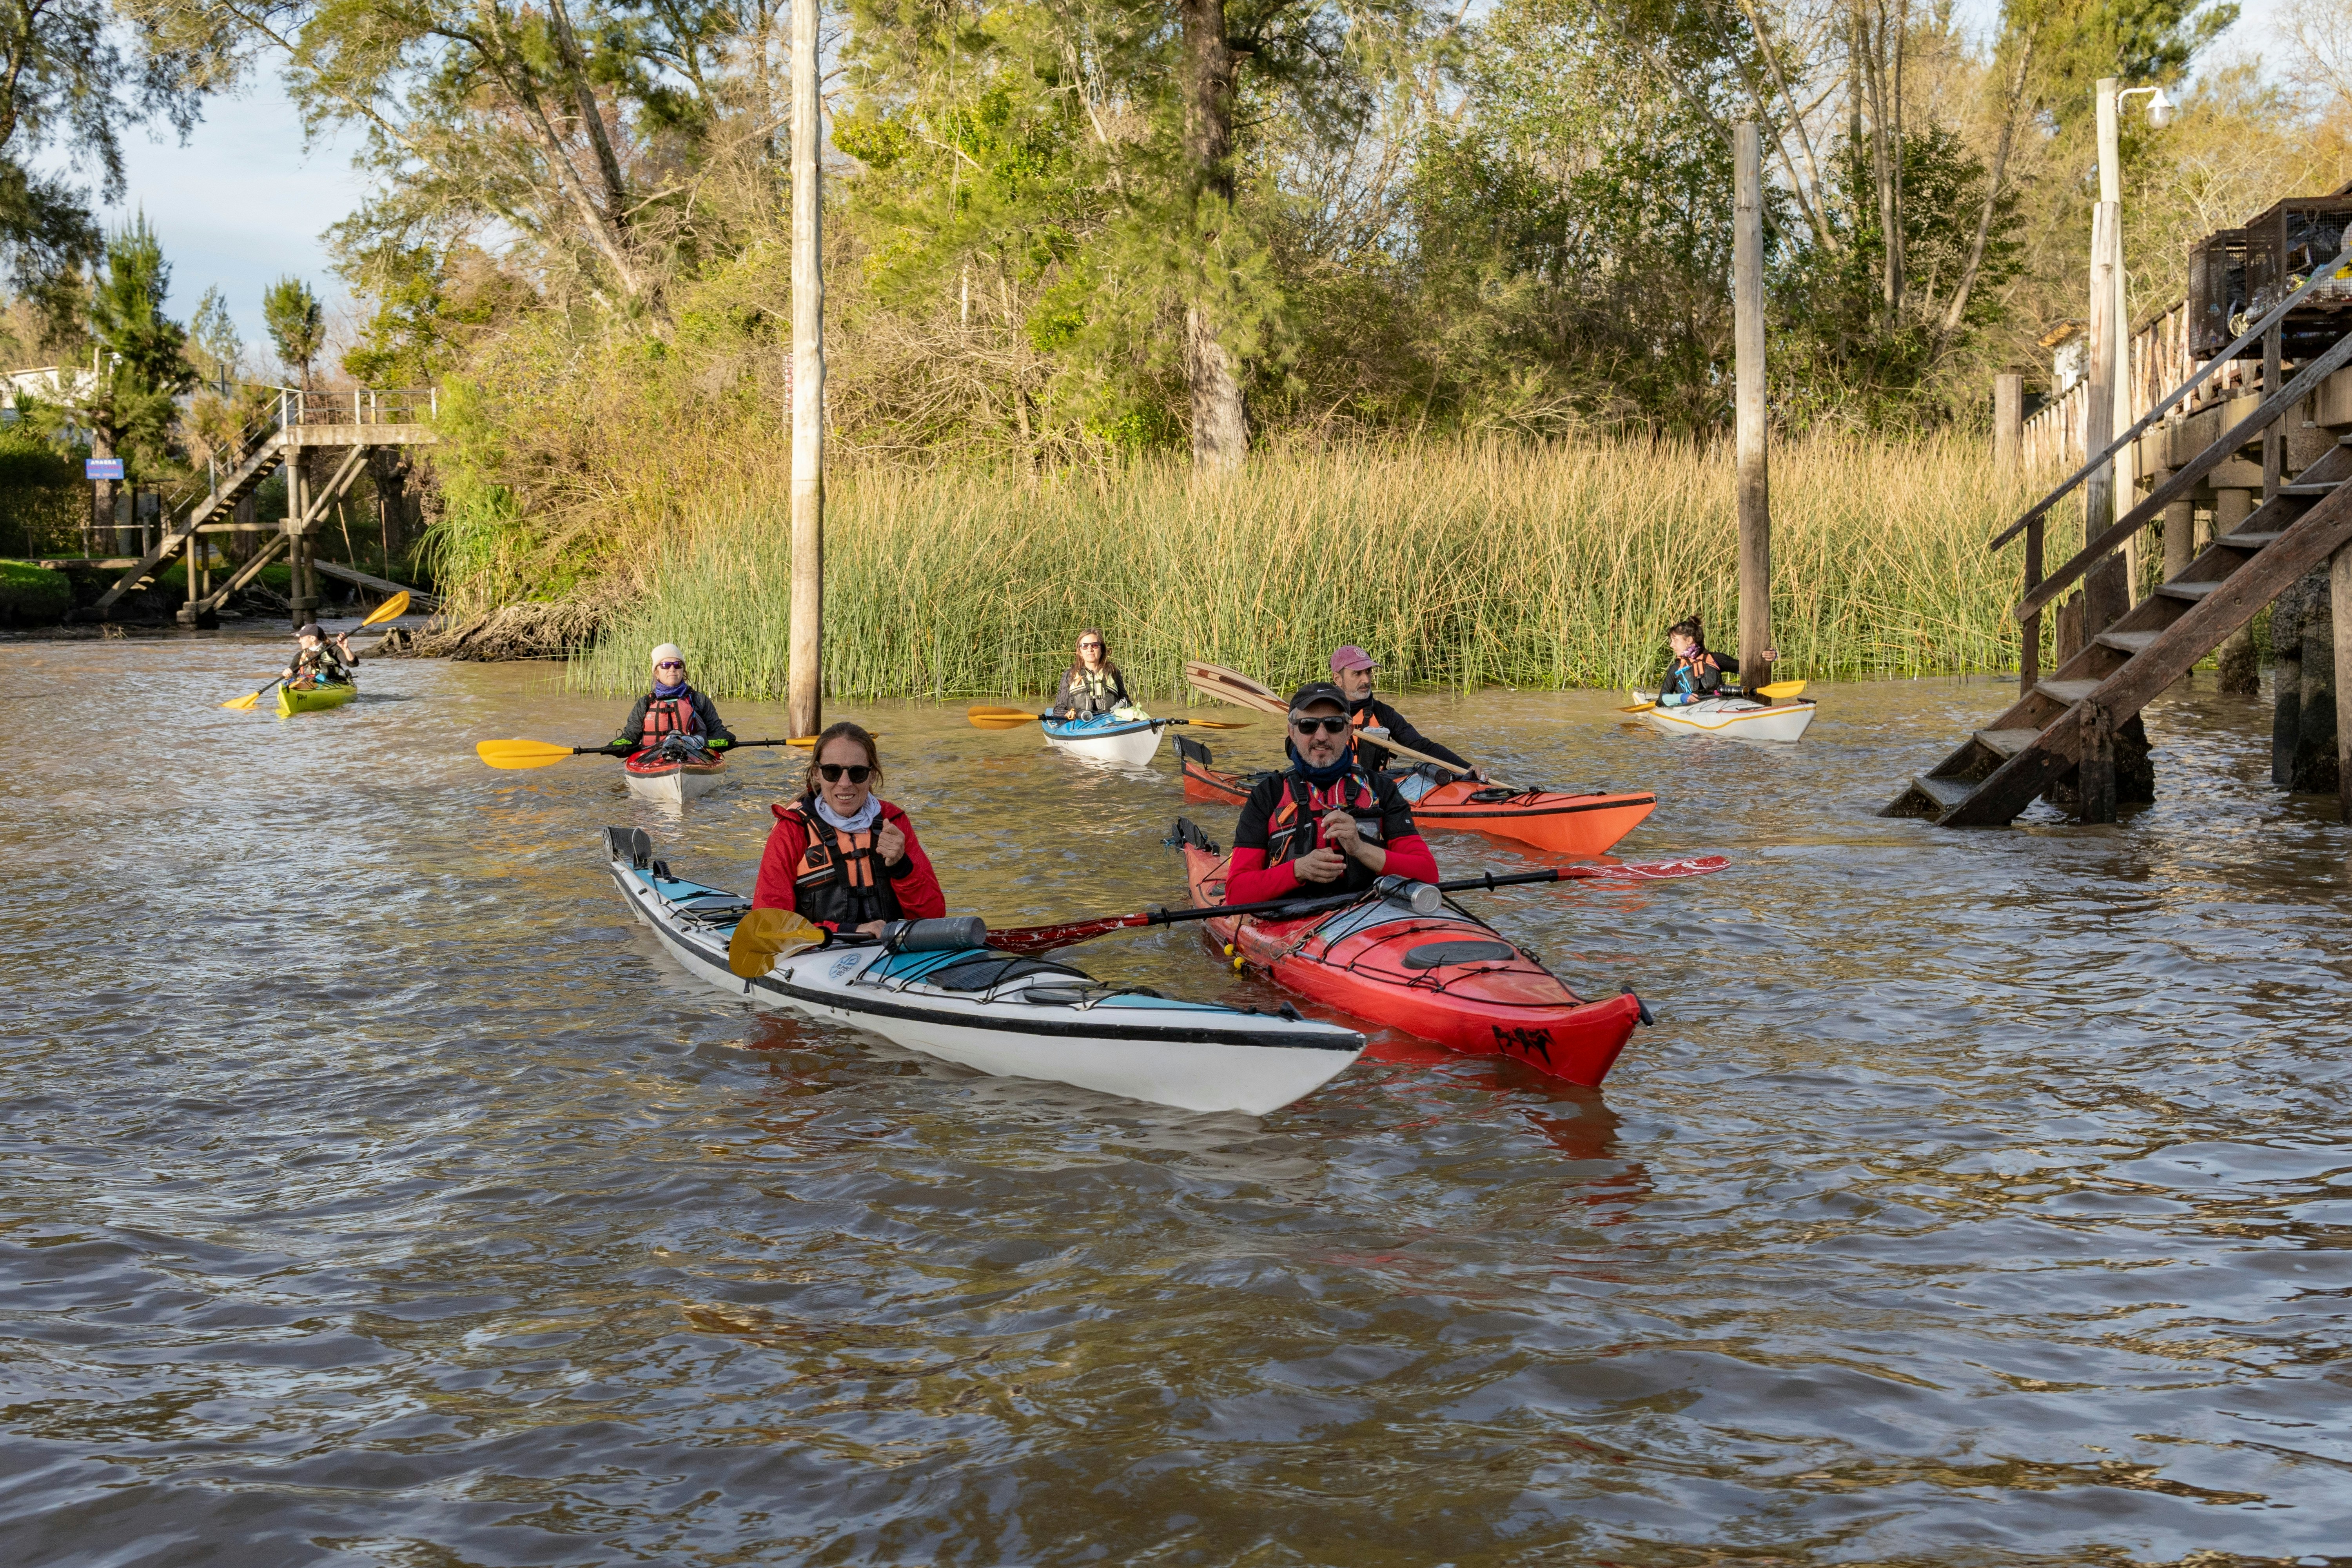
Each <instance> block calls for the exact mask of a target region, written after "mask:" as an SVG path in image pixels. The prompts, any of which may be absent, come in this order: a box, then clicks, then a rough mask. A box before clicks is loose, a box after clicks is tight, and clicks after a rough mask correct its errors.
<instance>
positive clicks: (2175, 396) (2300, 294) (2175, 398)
mask: <svg viewBox="0 0 2352 1568" xmlns="http://www.w3.org/2000/svg"><path fill="white" fill-rule="evenodd" d="M2347 266H2352V244H2347V246H2346V247H2344V249H2343V250H2342V251H2341V252H2339V253H2338V254H2337V256H2336V259H2335V260H2333V261H2331V262H2329V263H2328V264H2327V265H2326V266H2325V267H2317V268H2313V269H2312V273H2311V277H2310V278H2309V279H2306V280H2305V283H2304V285H2303V287H2302V288H2300V289H2296V290H2295V291H2294V293H2292V294H2290V295H2288V296H2287V297H2286V298H2285V299H2284V300H2280V301H2279V302H2278V303H2277V304H2275V305H2273V306H2272V307H2271V308H2270V310H2268V311H2267V312H2265V313H2264V314H2263V319H2262V320H2261V321H2256V322H2255V323H2254V324H2253V325H2252V326H2251V327H2248V328H2247V329H2246V331H2245V335H2244V336H2242V337H2241V338H2240V339H2239V340H2238V341H2237V342H2233V343H2231V345H2230V346H2229V347H2228V348H2226V349H2223V350H2222V351H2221V353H2218V354H2215V355H2214V356H2213V357H2212V358H2211V359H2209V360H2207V361H2206V362H2205V368H2204V369H2203V370H2200V371H2199V372H2198V373H2197V374H2195V375H2192V376H2190V377H2189V379H2188V380H2187V381H2184V382H2182V383H2181V384H2179V386H2177V387H2175V388H2174V389H2173V390H2172V392H2171V394H2170V395H2168V396H2167V397H2165V398H2163V399H2161V400H2160V401H2159V402H2158V403H2157V405H2155V406H2154V407H2152V408H2150V409H2149V410H2148V411H2147V416H2145V417H2144V418H2142V419H2141V420H2140V422H2139V423H2138V424H2137V425H2135V426H2132V427H2131V428H2130V429H2128V430H2126V431H2125V432H2124V433H2123V434H2122V435H2120V436H2118V437H2116V438H2115V439H2114V440H2113V441H2111V442H2109V443H2108V444H2107V449H2106V450H2105V451H2104V452H2101V453H2100V454H2099V455H2098V456H2097V457H2095V458H2092V459H2091V460H2090V461H2088V462H2086V463H2084V465H2083V466H2082V467H2081V468H2077V469H2075V470H2074V477H2073V478H2071V479H2067V480H2066V482H2065V483H2063V484H2062V485H2060V486H2059V487H2058V488H2057V489H2054V490H2052V491H2051V492H2050V493H2049V494H2048V495H2046V496H2043V497H2042V499H2041V500H2038V501H2035V502H2034V503H2033V504H2032V506H2031V507H2029V508H2027V509H2026V512H2025V515H2024V516H2023V517H2021V518H2019V519H2018V520H2017V521H2015V522H2012V523H2011V524H2010V525H2009V526H2008V527H2007V528H2004V529H2002V530H2001V531H2000V532H1999V533H1996V534H1994V535H1993V536H1992V541H1991V542H1990V543H1989V544H1987V545H1986V546H1985V548H1986V549H1988V550H1999V549H2000V547H2001V546H2002V545H2004V544H2007V543H2008V542H2010V541H2011V540H2012V539H2015V538H2016V537H2017V536H2018V535H2019V534H2021V533H2022V532H2024V531H2025V525H2026V524H2027V523H2029V522H2032V521H2033V520H2034V519H2035V518H2037V517H2040V516H2041V515H2042V513H2043V512H2045V511H2048V510H2050V509H2051V508H2052V507H2053V506H2056V505H2057V504H2058V503H2059V502H2060V501H2062V500H2065V499H2066V496H2067V494H2068V492H2070V491H2071V490H2073V489H2074V487H2075V486H2076V485H2079V484H2081V483H2082V482H2083V481H2084V479H2089V478H2090V477H2091V476H2092V475H2093V474H2095V473H2097V472H2098V471H2099V469H2100V468H2104V467H2105V465H2106V463H2107V461H2108V459H2110V458H2113V457H2114V456H2115V455H2116V453H2117V452H2120V451H2122V450H2123V449H2124V448H2125V447H2128V446H2130V445H2131V444H2132V443H2133V442H2134V441H2136V440H2137V439H2138V438H2139V437H2140V434H2141V432H2143V431H2145V430H2146V429H2147V427H2148V426H2151V425H2153V424H2155V423H2156V422H2157V421H2158V420H2159V419H2161V418H2163V417H2164V416H2166V415H2167V414H2168V413H2170V412H2171V411H2172V405H2174V404H2176V403H2178V402H2179V401H2180V400H2181V399H2182V398H2184V397H2186V396H2188V395H2189V394H2190V393H2192V392H2194V391H2196V390H2197V389H2198V388H2199V387H2200V386H2202V385H2203V384H2205V378H2206V377H2207V376H2210V375H2213V374H2217V373H2218V372H2219V371H2220V370H2221V367H2222V366H2223V365H2225V364H2227V363H2230V361H2231V360H2233V359H2235V358H2237V357H2238V355H2239V354H2241V353H2243V352H2245V351H2246V350H2247V349H2250V348H2252V347H2253V346H2254V344H2255V343H2256V342H2259V341H2260V340H2261V338H2262V335H2263V333H2264V332H2267V331H2270V330H2271V327H2272V325H2273V323H2275V322H2277V321H2282V320H2284V318H2285V316H2286V313H2287V312H2288V311H2289V310H2294V308H2295V307H2296V306H2297V305H2300V304H2301V303H2303V300H2304V296H2305V295H2307V294H2311V293H2314V292H2315V291H2316V290H2317V289H2318V288H2319V286H2320V285H2321V284H2323V283H2326V282H2329V281H2331V280H2332V279H2334V277H2335V274H2336V270H2337V268H2343V267H2347ZM2135 510H2137V509H2135ZM2100 553H2101V554H2105V551H2102V552H2100ZM2047 581H2051V582H2055V581H2057V579H2056V578H2054V577H2053V578H2050V579H2047Z"/></svg>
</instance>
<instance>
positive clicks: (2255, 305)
mask: <svg viewBox="0 0 2352 1568" xmlns="http://www.w3.org/2000/svg"><path fill="white" fill-rule="evenodd" d="M2347 231H2352V196H2289V197H2288V198H2287V199H2286V200H2285V201H2283V202H2281V203H2279V204H2278V205H2276V206H2273V207H2272V208H2270V209H2269V210H2268V211H2267V212H2264V213H2263V215H2262V216H2259V217H2256V218H2254V219H2252V221H2251V222H2249V223H2248V224H2247V225H2246V227H2245V231H2244V232H2245V236H2246V303H2245V306H2244V307H2243V309H2244V310H2247V311H2250V312H2252V314H2254V315H2259V314H2261V313H2262V312H2263V311H2264V310H2268V309H2270V308H2271V307H2272V306H2273V305H2275V304H2277V303H2278V302H2279V301H2280V300H2283V299H2284V298H2286V296H2287V295H2289V294H2290V293H2292V292H2294V290H2295V289H2298V288H2300V287H2302V286H2303V284H2304V283H2305V281H2307V280H2308V279H2310V277H2311V273H2312V269H2313V268H2317V267H2324V266H2326V264H2328V263H2329V262H2331V261H2333V260H2335V259H2336V257H2337V256H2338V255H2339V254H2340V253H2341V252H2342V251H2343V249H2344V240H2345V236H2346V234H2347ZM2344 273H2345V275H2344V276H2342V277H2340V278H2337V279H2334V280H2333V281H2331V282H2329V283H2328V284H2326V286H2324V287H2323V288H2321V289H2319V290H2318V291H2317V292H2316V293H2315V294H2313V295H2312V296H2311V297H2310V298H2309V299H2308V300H2305V304H2306V305H2307V306H2311V307H2317V308H2322V309H2326V308H2331V307H2332V308H2336V309H2342V308H2344V307H2347V306H2352V268H2345V269H2344ZM2240 330H2243V329H2242V328H2241V329H2240Z"/></svg>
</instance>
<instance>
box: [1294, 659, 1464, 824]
mask: <svg viewBox="0 0 2352 1568" xmlns="http://www.w3.org/2000/svg"><path fill="white" fill-rule="evenodd" d="M1377 668H1380V667H1379V666H1378V665H1376V664H1374V663H1373V662H1372V656H1371V655H1370V654H1368V653H1366V652H1365V651H1364V650H1363V649H1362V648H1360V647H1357V646H1356V645H1355V644H1354V643H1349V644H1348V645H1347V646H1346V647H1341V648H1339V649H1337V650H1336V651H1334V652H1333V654H1332V655H1331V679H1332V680H1333V681H1334V682H1336V683H1337V684H1338V686H1339V690H1340V692H1341V693H1342V694H1343V695H1344V696H1346V698H1347V700H1348V722H1349V725H1350V726H1351V727H1352V728H1353V729H1354V730H1355V731H1356V755H1357V757H1358V758H1360V760H1361V761H1362V763H1363V764H1364V767H1365V769H1366V771H1368V772H1370V773H1378V772H1380V771H1381V769H1382V768H1384V767H1386V766H1387V765H1388V762H1389V753H1388V750H1387V748H1386V747H1384V746H1382V745H1381V743H1380V742H1377V741H1375V740H1373V739H1372V738H1371V737H1370V736H1368V735H1366V734H1364V733H1363V731H1366V730H1370V729H1380V730H1386V731H1388V732H1389V733H1390V734H1391V735H1393V736H1395V737H1396V738H1397V740H1398V741H1400V742H1402V743H1403V744H1405V745H1408V746H1411V747H1412V749H1413V750H1414V751H1416V752H1428V753H1429V754H1430V755H1431V756H1433V757H1437V758H1440V759H1442V760H1444V761H1445V762H1447V763H1452V764H1453V765H1454V770H1455V773H1448V774H1446V775H1445V776H1444V777H1443V778H1430V779H1424V780H1422V781H1418V782H1419V784H1420V787H1419V788H1418V789H1415V790H1412V792H1411V793H1410V795H1408V798H1411V799H1418V798H1419V797H1420V795H1423V794H1425V793H1427V791H1428V790H1429V789H1430V788H1431V787H1432V786H1433V785H1434V784H1451V783H1453V782H1454V777H1455V776H1456V774H1458V775H1459V776H1461V777H1463V778H1469V779H1476V780H1478V781H1480V782H1481V783H1484V782H1485V780H1486V774H1484V773H1480V772H1479V771H1478V770H1477V769H1476V768H1474V767H1472V766H1471V765H1470V764H1469V763H1468V762H1467V761H1465V759H1464V758H1463V757H1462V756H1461V755H1460V754H1459V753H1457V752H1454V751H1453V750H1451V749H1450V748H1448V747H1445V746H1442V745H1439V744H1438V743H1437V742H1435V741H1433V740H1431V739H1430V738H1429V737H1428V736H1426V735H1424V734H1423V733H1422V732H1421V731H1418V730H1416V729H1414V728H1413V727H1412V721H1411V720H1409V719H1407V718H1406V717H1405V716H1404V715H1403V714H1402V713H1400V712H1398V711H1397V710H1395V709H1393V708H1391V707H1390V706H1389V705H1388V704H1387V703H1385V702H1383V701H1381V700H1380V699H1379V698H1377V697H1375V696H1373V695H1372V671H1373V670H1375V669H1377ZM1438 771H1439V770H1436V769H1432V770H1431V772H1433V773H1435V772H1438Z"/></svg>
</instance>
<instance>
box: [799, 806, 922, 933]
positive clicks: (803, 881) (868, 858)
mask: <svg viewBox="0 0 2352 1568" xmlns="http://www.w3.org/2000/svg"><path fill="white" fill-rule="evenodd" d="M784 810H785V811H786V812H788V813H790V814H791V815H792V816H793V817H795V818H797V819H798V820H799V822H800V825H801V828H802V830H803V832H805V833H806V834H807V835H808V847H806V848H805V849H803V850H802V851H801V861H800V864H799V865H797V866H795V867H793V909H794V910H796V911H798V913H799V914H800V916H801V918H802V919H803V920H810V921H815V922H816V923H817V924H819V925H823V926H830V927H832V928H833V929H834V930H835V931H854V930H856V928H857V927H859V926H862V925H864V924H865V923H866V921H895V920H897V919H898V918H899V910H898V889H895V888H893V887H892V886H891V885H890V879H889V877H888V875H887V873H886V872H884V870H883V869H882V863H881V861H880V860H879V859H877V858H876V857H875V854H874V834H875V829H876V828H879V827H880V826H882V824H883V823H884V822H885V821H887V820H888V816H889V813H888V809H887V807H886V808H885V809H884V813H883V815H882V816H877V817H876V818H875V819H874V827H870V828H866V829H864V830H862V831H860V832H856V833H849V832H845V831H844V830H842V829H841V828H838V827H835V826H833V825H832V824H831V823H829V822H827V821H825V820H824V818H823V817H821V816H818V815H817V814H816V810H815V808H814V806H813V805H810V804H809V801H808V800H807V798H806V797H803V798H802V799H801V800H800V801H799V802H797V803H796V804H794V805H789V806H786V807H784Z"/></svg>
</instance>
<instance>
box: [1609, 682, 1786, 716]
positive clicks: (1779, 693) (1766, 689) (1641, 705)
mask: <svg viewBox="0 0 2352 1568" xmlns="http://www.w3.org/2000/svg"><path fill="white" fill-rule="evenodd" d="M1804 689H1805V683H1804V682H1803V681H1801V680H1776V681H1774V682H1773V683H1772V684H1771V685H1769V686H1759V687H1758V688H1757V689H1755V690H1753V691H1747V692H1741V693H1739V694H1738V695H1741V696H1745V697H1763V698H1769V699H1770V700H1772V701H1775V702H1778V701H1779V700H1780V699H1781V698H1783V697H1794V696H1796V695H1798V694H1799V693H1800V692H1801V691H1803V690H1804ZM1656 706H1657V704H1656V703H1654V702H1636V703H1634V704H1633V706H1632V707H1631V708H1620V709H1619V710H1617V711H1618V712H1620V713H1647V712H1648V711H1649V710H1651V709H1653V708H1655V707H1656Z"/></svg>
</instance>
